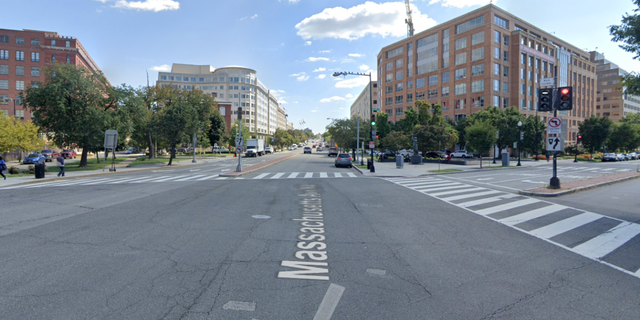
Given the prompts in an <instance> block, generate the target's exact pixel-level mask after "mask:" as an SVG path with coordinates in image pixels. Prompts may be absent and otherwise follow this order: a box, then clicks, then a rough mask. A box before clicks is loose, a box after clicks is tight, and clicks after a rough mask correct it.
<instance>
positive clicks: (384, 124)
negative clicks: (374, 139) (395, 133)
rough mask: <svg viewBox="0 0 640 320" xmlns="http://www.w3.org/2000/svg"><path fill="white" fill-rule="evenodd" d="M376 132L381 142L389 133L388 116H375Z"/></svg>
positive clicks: (384, 114)
mask: <svg viewBox="0 0 640 320" xmlns="http://www.w3.org/2000/svg"><path fill="white" fill-rule="evenodd" d="M375 129H376V132H377V133H378V136H379V137H380V139H381V140H382V139H383V138H384V137H386V136H387V135H388V134H389V132H391V125H389V115H388V114H386V113H384V112H378V114H377V115H376V126H375Z"/></svg>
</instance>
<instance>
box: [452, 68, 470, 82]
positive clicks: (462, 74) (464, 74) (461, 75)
mask: <svg viewBox="0 0 640 320" xmlns="http://www.w3.org/2000/svg"><path fill="white" fill-rule="evenodd" d="M466 77H467V68H462V69H458V70H456V74H455V79H454V80H459V79H464V78H466Z"/></svg>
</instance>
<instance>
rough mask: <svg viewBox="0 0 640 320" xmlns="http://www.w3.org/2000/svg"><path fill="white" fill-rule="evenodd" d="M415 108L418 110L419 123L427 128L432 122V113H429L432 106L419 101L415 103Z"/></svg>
mask: <svg viewBox="0 0 640 320" xmlns="http://www.w3.org/2000/svg"><path fill="white" fill-rule="evenodd" d="M415 106H416V109H417V110H418V123H419V124H421V125H423V126H426V125H427V124H429V122H430V121H431V113H430V112H429V110H430V109H431V105H430V104H429V103H428V102H426V101H424V100H418V101H416V102H415Z"/></svg>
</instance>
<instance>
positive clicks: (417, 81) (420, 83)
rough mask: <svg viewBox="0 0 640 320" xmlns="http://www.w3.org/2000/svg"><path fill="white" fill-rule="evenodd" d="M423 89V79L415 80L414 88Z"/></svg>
mask: <svg viewBox="0 0 640 320" xmlns="http://www.w3.org/2000/svg"><path fill="white" fill-rule="evenodd" d="M423 87H424V78H420V79H416V88H423Z"/></svg>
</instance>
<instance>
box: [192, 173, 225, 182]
mask: <svg viewBox="0 0 640 320" xmlns="http://www.w3.org/2000/svg"><path fill="white" fill-rule="evenodd" d="M218 176H220V175H219V174H214V175H212V176H207V177H204V178H200V179H196V180H198V181H203V180H209V179H212V178H215V177H218Z"/></svg>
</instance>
